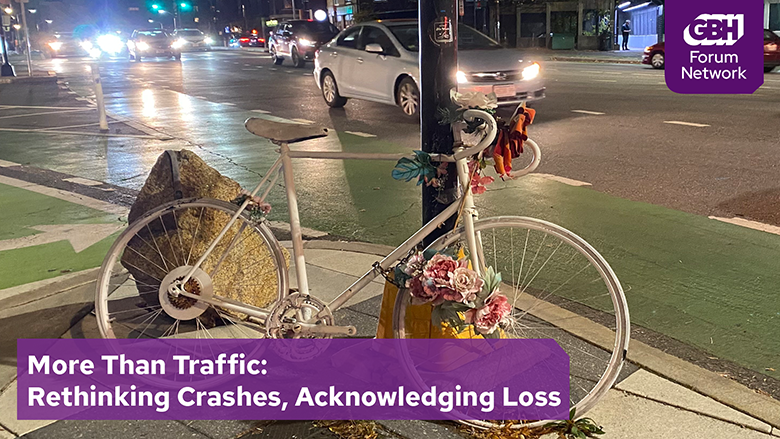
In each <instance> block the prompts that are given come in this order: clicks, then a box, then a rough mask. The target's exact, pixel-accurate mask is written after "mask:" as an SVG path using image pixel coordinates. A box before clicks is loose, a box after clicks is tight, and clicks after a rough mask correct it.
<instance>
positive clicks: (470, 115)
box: [453, 110, 498, 160]
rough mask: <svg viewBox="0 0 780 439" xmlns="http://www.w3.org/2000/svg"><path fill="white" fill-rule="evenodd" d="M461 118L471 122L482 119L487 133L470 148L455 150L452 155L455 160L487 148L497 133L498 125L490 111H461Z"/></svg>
mask: <svg viewBox="0 0 780 439" xmlns="http://www.w3.org/2000/svg"><path fill="white" fill-rule="evenodd" d="M463 119H465V120H466V121H467V122H471V121H473V120H474V119H482V120H484V121H485V122H486V123H487V125H488V127H487V134H486V135H485V137H484V138H483V139H482V141H481V142H479V143H478V144H477V145H476V146H472V147H471V148H466V149H463V150H461V151H458V152H456V153H455V154H454V155H453V158H454V159H455V160H459V159H462V158H465V157H469V156H472V155H475V154H478V153H480V152H482V151H483V150H485V149H487V148H488V147H489V146H490V145H491V144H492V143H493V140H495V138H496V135H497V134H498V125H496V119H494V118H493V116H491V115H490V113H488V112H486V111H482V110H466V111H465V112H464V113H463Z"/></svg>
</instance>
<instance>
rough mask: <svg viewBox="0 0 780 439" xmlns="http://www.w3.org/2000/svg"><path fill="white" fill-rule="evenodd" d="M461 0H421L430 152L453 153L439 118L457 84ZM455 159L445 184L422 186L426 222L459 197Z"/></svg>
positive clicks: (424, 127)
mask: <svg viewBox="0 0 780 439" xmlns="http://www.w3.org/2000/svg"><path fill="white" fill-rule="evenodd" d="M457 1H458V0H421V1H418V2H417V4H418V6H417V7H418V16H419V25H418V26H419V29H418V30H419V34H420V58H419V59H420V84H419V85H420V110H419V111H420V131H421V132H420V134H421V140H422V150H423V151H425V152H427V153H443V154H452V147H453V142H454V140H453V136H452V128H451V127H450V126H449V125H442V124H440V123H439V121H438V120H437V118H436V114H437V110H438V108H439V107H440V106H446V105H447V104H448V103H449V101H450V90H451V89H453V88H455V87H456V86H457V79H456V72H457V70H458V5H457ZM457 175H458V174H457V171H456V167H455V164H454V163H449V164H448V166H447V179H446V181H445V183H444V187H443V188H439V189H437V188H434V187H432V186H424V187H423V190H422V214H423V218H422V219H423V223H427V222H428V221H430V220H431V219H433V218H434V217H435V216H436V215H438V214H439V213H440V212H441V211H443V210H444V209H446V208H447V206H448V205H450V204H452V203H453V202H454V201H455V200H456V199H457V195H458V194H457V190H458V181H457V180H458V177H457ZM455 220H456V218H455V217H452V218H450V219H449V220H448V221H447V222H446V223H445V224H444V225H443V226H442V227H441V228H440V229H439V230H437V231H436V232H434V233H433V234H432V235H430V236H429V237H428V240H427V241H426V242H425V245H427V244H430V243H431V242H432V241H433V240H434V239H436V238H437V237H438V236H441V235H443V234H444V233H446V232H447V231H449V230H452V229H453V228H454V226H455Z"/></svg>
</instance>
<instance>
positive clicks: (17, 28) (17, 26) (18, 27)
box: [14, 23, 22, 30]
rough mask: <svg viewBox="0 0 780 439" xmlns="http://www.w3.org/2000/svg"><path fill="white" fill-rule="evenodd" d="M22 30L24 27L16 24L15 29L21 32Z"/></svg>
mask: <svg viewBox="0 0 780 439" xmlns="http://www.w3.org/2000/svg"><path fill="white" fill-rule="evenodd" d="M21 28H22V25H21V24H19V23H17V24H15V25H14V29H16V30H19V29H21Z"/></svg>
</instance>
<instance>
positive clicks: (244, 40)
mask: <svg viewBox="0 0 780 439" xmlns="http://www.w3.org/2000/svg"><path fill="white" fill-rule="evenodd" d="M238 41H241V42H243V43H245V42H247V41H249V38H239V39H238Z"/></svg>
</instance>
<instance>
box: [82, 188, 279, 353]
mask: <svg viewBox="0 0 780 439" xmlns="http://www.w3.org/2000/svg"><path fill="white" fill-rule="evenodd" d="M237 210H238V206H236V205H234V204H231V203H227V202H224V201H219V200H213V199H188V200H179V201H175V202H173V203H169V204H166V205H163V206H161V207H159V208H157V209H155V210H152V211H150V212H149V213H147V214H146V215H144V216H143V217H141V218H140V219H138V220H137V221H135V222H134V223H132V224H130V226H129V227H128V228H127V229H126V230H125V231H124V232H123V233H122V234H121V235H120V236H119V237H118V238H117V240H116V242H114V244H113V246H112V247H111V249H110V250H109V252H108V255H106V258H105V260H104V261H103V266H102V267H101V269H100V274H99V276H98V282H97V291H96V298H95V314H96V316H97V321H98V327H99V329H100V333H101V335H102V336H103V337H105V338H136V339H137V338H262V337H264V336H265V328H264V327H263V322H262V321H259V320H258V319H256V318H250V317H249V316H247V315H244V314H241V313H238V312H234V311H229V310H226V309H223V308H220V307H216V306H213V305H210V304H208V303H206V302H204V301H201V300H198V299H194V298H189V297H185V296H178V297H174V296H172V295H171V294H169V293H168V292H167V287H168V286H169V285H170V284H171V283H172V282H173V281H175V280H177V279H178V280H181V279H183V278H184V276H186V275H187V274H188V273H189V271H190V269H191V267H192V266H193V265H194V264H195V262H196V261H198V260H199V259H200V257H201V256H202V255H203V254H204V253H205V251H206V249H207V248H208V247H209V245H210V244H211V242H212V241H213V240H214V239H215V238H216V236H217V235H218V234H219V232H220V231H221V230H222V228H223V227H224V226H225V225H226V224H227V222H228V221H229V220H230V218H232V217H233V216H234V215H235V213H236V211H237ZM287 287H288V281H287V261H286V255H285V253H284V252H283V250H282V248H281V246H280V245H279V242H278V241H277V240H276V238H275V237H274V236H273V233H272V232H271V231H270V230H269V229H268V227H267V226H266V225H265V224H264V223H262V222H256V221H253V220H252V219H250V218H249V216H248V213H247V212H246V211H245V212H243V213H242V215H241V216H239V217H238V218H237V220H236V222H235V223H234V224H233V225H232V226H231V228H230V229H228V231H227V233H226V234H225V236H223V238H222V239H221V240H220V242H219V243H218V244H217V246H216V247H215V248H214V250H213V251H212V252H211V253H210V254H209V256H208V257H207V258H206V259H205V261H204V262H203V264H202V265H201V266H200V267H199V269H198V270H197V271H196V272H195V274H194V275H193V276H192V278H191V279H190V280H189V281H188V282H187V283H186V284H185V285H184V288H185V290H187V291H188V292H190V293H193V294H197V295H202V296H204V297H206V296H210V295H218V296H220V297H222V298H225V299H226V300H230V301H233V302H239V303H241V304H244V305H248V306H251V307H253V308H256V309H265V310H267V309H269V308H270V307H271V306H272V305H273V304H275V303H277V302H278V301H279V300H281V299H282V298H283V297H284V296H285V295H286V294H287Z"/></svg>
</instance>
